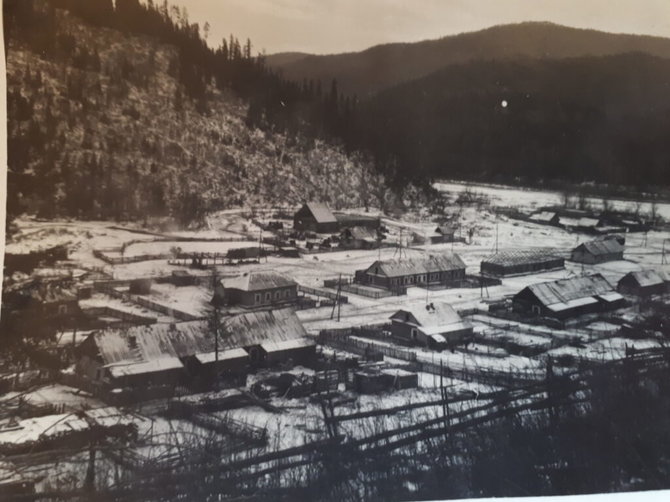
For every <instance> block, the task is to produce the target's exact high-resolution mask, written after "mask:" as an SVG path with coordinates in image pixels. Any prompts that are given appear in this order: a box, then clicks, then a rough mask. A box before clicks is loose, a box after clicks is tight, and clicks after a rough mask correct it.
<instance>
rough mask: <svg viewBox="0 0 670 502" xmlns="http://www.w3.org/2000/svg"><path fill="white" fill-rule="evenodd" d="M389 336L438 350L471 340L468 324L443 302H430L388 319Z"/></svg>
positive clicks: (470, 327) (403, 310)
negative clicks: (389, 324)
mask: <svg viewBox="0 0 670 502" xmlns="http://www.w3.org/2000/svg"><path fill="white" fill-rule="evenodd" d="M391 334H392V335H393V336H394V337H396V338H400V339H403V340H406V341H410V342H412V343H416V344H418V345H425V346H427V347H429V348H432V349H442V348H444V347H446V346H453V345H455V344H458V343H462V342H463V341H464V340H466V339H468V338H470V337H472V325H471V324H470V323H469V322H467V321H464V320H463V319H462V318H461V316H460V315H458V313H457V312H456V311H455V310H454V309H453V307H451V305H447V304H446V303H435V304H433V303H431V304H428V305H426V306H425V307H417V308H414V309H411V310H406V309H402V310H398V311H397V312H396V313H395V314H393V315H392V316H391Z"/></svg>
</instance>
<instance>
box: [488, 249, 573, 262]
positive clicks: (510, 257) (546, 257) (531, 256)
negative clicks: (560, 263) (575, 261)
mask: <svg viewBox="0 0 670 502" xmlns="http://www.w3.org/2000/svg"><path fill="white" fill-rule="evenodd" d="M556 259H560V257H558V256H556V255H555V254H553V252H552V251H551V250H545V249H540V250H538V249H526V250H513V251H499V252H497V253H495V254H493V255H491V256H488V257H487V258H484V259H483V260H482V264H484V263H487V264H492V265H503V266H511V265H526V264H530V263H543V262H549V261H554V260H556Z"/></svg>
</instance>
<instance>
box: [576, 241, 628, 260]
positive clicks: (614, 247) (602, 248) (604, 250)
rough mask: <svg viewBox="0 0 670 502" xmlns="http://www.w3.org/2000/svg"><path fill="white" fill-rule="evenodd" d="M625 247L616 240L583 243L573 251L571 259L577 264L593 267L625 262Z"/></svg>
mask: <svg viewBox="0 0 670 502" xmlns="http://www.w3.org/2000/svg"><path fill="white" fill-rule="evenodd" d="M623 251H624V247H623V246H622V245H621V244H620V243H619V241H617V240H616V239H604V240H594V241H588V242H583V243H582V244H580V245H579V246H577V247H576V248H575V249H573V250H572V253H571V255H570V259H571V260H572V261H574V262H577V263H585V264H589V265H593V264H596V263H605V262H608V261H617V260H623Z"/></svg>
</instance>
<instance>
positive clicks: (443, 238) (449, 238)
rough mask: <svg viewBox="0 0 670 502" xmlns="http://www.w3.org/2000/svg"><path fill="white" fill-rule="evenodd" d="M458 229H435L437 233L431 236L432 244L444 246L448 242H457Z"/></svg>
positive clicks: (440, 227)
mask: <svg viewBox="0 0 670 502" xmlns="http://www.w3.org/2000/svg"><path fill="white" fill-rule="evenodd" d="M456 230H457V228H456V227H454V226H450V225H439V226H438V227H437V228H436V229H435V233H434V234H433V235H431V236H430V242H431V243H432V244H442V243H448V242H455V240H456V237H455V236H456Z"/></svg>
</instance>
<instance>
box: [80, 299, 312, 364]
mask: <svg viewBox="0 0 670 502" xmlns="http://www.w3.org/2000/svg"><path fill="white" fill-rule="evenodd" d="M218 336H219V350H220V351H221V353H223V352H224V351H230V350H233V349H239V348H242V347H248V346H251V345H260V344H262V343H269V342H284V341H287V340H293V339H295V338H303V337H305V336H307V333H306V332H305V328H304V327H303V326H302V324H301V322H300V320H299V319H298V317H297V316H296V315H295V313H294V312H293V310H291V309H280V310H274V311H262V312H249V313H245V314H240V315H236V316H231V317H223V318H222V319H221V320H220V325H219V333H218ZM91 337H92V340H93V342H94V344H95V346H96V347H97V350H98V353H99V355H100V357H101V358H102V361H103V364H104V365H106V366H109V367H112V366H115V367H116V366H121V365H124V364H139V363H147V362H151V361H164V362H168V361H174V359H175V358H182V357H186V356H193V355H196V356H197V355H202V356H205V355H207V354H212V353H213V352H214V350H215V343H214V333H213V331H212V326H211V325H210V323H208V322H207V321H189V322H181V323H175V324H152V325H149V326H134V327H131V328H128V329H107V330H102V331H99V332H97V333H95V334H93V335H91ZM205 358H206V357H205ZM175 364H176V363H175ZM155 366H156V365H146V366H134V368H136V369H141V368H143V367H144V368H145V369H146V370H147V372H148V371H149V370H153V371H156V370H155V369H152V368H155ZM159 366H160V364H159Z"/></svg>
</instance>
